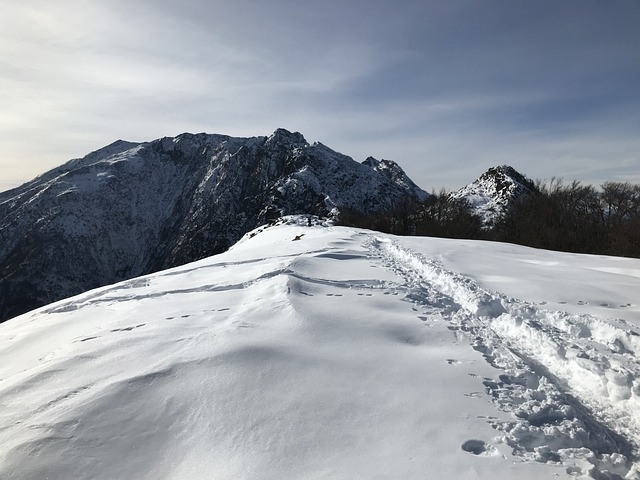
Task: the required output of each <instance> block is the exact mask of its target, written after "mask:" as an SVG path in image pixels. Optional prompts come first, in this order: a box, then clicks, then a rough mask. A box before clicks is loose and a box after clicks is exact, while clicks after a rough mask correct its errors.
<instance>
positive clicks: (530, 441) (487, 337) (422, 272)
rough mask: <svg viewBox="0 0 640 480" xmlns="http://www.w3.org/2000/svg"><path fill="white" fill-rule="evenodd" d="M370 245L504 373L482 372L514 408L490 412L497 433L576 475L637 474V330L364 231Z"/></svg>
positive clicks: (425, 304) (414, 293) (531, 456)
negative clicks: (542, 304)
mask: <svg viewBox="0 0 640 480" xmlns="http://www.w3.org/2000/svg"><path fill="white" fill-rule="evenodd" d="M368 247H369V248H370V250H371V251H372V253H373V254H374V255H375V256H379V257H381V258H382V259H383V261H384V262H385V263H386V265H387V266H388V267H390V268H392V269H393V270H394V271H395V272H396V273H397V274H399V275H400V276H401V277H403V278H405V279H406V282H407V287H408V290H409V294H408V298H409V300H411V301H413V302H414V303H416V304H417V305H419V306H420V307H422V308H423V309H424V310H425V313H427V314H431V315H433V316H436V317H442V318H443V319H444V320H446V321H448V322H449V323H450V325H449V327H448V328H449V329H451V330H453V331H455V332H457V333H458V334H459V335H461V336H465V337H467V338H468V339H469V341H470V342H471V343H472V345H473V347H474V348H475V349H476V350H478V351H480V352H481V353H483V355H484V357H485V359H486V360H487V361H488V362H489V363H490V364H491V365H493V366H495V367H496V368H499V369H500V370H502V371H503V372H505V373H504V374H501V375H499V377H498V378H497V379H493V378H485V379H484V385H485V387H486V390H487V393H488V394H490V395H491V397H492V399H493V402H494V403H495V404H496V405H497V407H498V408H500V409H501V410H503V411H507V412H510V413H512V418H513V420H511V421H508V422H498V421H495V420H494V421H493V427H494V428H495V429H496V430H497V431H499V432H500V435H501V436H500V437H498V441H501V442H504V443H506V444H508V445H509V446H510V447H512V448H513V452H514V454H515V455H519V456H521V457H523V458H524V459H526V460H529V461H537V462H545V463H559V462H562V463H567V464H573V465H576V466H575V467H570V468H569V470H571V471H569V470H568V473H571V474H575V475H576V477H577V478H596V479H609V480H614V479H623V478H624V479H639V478H640V466H639V464H638V461H637V459H638V452H639V447H640V360H639V352H640V336H638V334H637V333H636V332H634V331H632V330H631V329H628V328H627V329H624V328H621V327H620V326H616V324H615V322H614V321H611V322H607V321H604V320H601V319H599V318H595V317H592V316H589V315H571V314H569V313H566V312H561V311H548V310H544V309H541V308H537V307H536V306H534V305H532V304H530V303H528V302H524V301H520V300H517V299H515V298H510V297H507V296H506V295H501V294H498V293H490V292H487V291H485V290H483V289H482V288H481V287H480V286H479V285H478V284H477V283H476V282H475V281H473V280H472V279H470V278H467V277H465V276H462V275H459V274H456V273H453V272H450V271H447V270H446V269H445V268H443V267H442V266H441V265H440V264H438V263H437V262H435V261H433V260H430V259H428V258H426V257H424V256H423V255H420V254H418V253H415V252H413V251H411V250H410V249H408V248H405V247H402V246H400V245H399V244H398V243H396V242H394V241H392V240H389V239H387V238H383V237H378V236H372V237H371V239H370V241H369V243H368ZM618 322H620V323H621V324H623V323H624V321H622V320H620V321H618ZM622 326H624V325H622Z"/></svg>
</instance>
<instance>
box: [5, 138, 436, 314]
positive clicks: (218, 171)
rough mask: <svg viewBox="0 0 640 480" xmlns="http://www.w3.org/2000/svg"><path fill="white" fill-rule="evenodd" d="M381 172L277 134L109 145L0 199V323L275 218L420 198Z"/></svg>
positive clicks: (393, 172) (179, 260) (393, 169)
mask: <svg viewBox="0 0 640 480" xmlns="http://www.w3.org/2000/svg"><path fill="white" fill-rule="evenodd" d="M384 166H385V169H386V170H387V171H385V172H384V173H381V172H380V171H379V170H376V168H374V167H371V166H369V165H366V164H362V163H358V162H356V161H355V160H353V159H352V158H350V157H348V156H346V155H343V154H341V153H339V152H335V151H333V150H331V149H330V148H329V147H327V146H325V145H323V144H321V143H318V142H316V143H314V144H309V143H308V142H307V141H306V139H305V138H304V136H303V135H302V134H300V133H298V132H289V131H287V130H285V129H277V130H276V131H275V132H273V134H271V135H270V136H258V137H230V136H227V135H220V134H206V133H198V134H191V133H183V134H180V135H178V136H176V137H164V138H160V139H157V140H153V141H151V142H141V143H136V142H126V141H123V140H118V141H116V142H114V143H112V144H110V145H107V146H105V147H103V148H101V149H98V150H96V151H94V152H91V153H89V154H88V155H86V156H85V157H83V158H79V159H74V160H71V161H69V162H67V163H65V164H63V165H61V166H60V167H57V168H55V169H52V170H50V171H49V172H45V173H44V174H42V175H40V176H39V177H37V178H36V179H34V180H32V181H30V182H27V183H26V184H24V185H22V186H20V187H17V188H15V189H12V190H9V191H7V192H3V193H0V227H2V228H0V271H1V272H2V278H1V279H0V319H6V318H10V317H11V316H14V315H16V314H18V313H22V312H23V311H27V310H30V309H32V308H35V307H37V306H40V305H43V304H45V303H50V302H52V301H55V300H57V299H60V298H64V297H67V296H70V295H73V294H76V293H80V292H81V291H85V290H88V289H90V288H95V287H98V286H101V285H105V284H109V283H114V282H117V281H120V280H125V279H127V278H133V277H136V276H139V275H142V274H146V273H151V272H154V271H158V270H162V269H166V268H169V267H172V266H176V265H181V264H184V263H187V262H190V261H193V260H197V259H200V258H203V257H206V256H209V255H212V254H215V253H220V252H222V251H224V250H226V249H227V248H229V247H230V246H231V245H232V244H233V243H234V242H235V241H237V240H238V239H239V238H240V237H241V236H242V235H243V234H244V233H246V232H247V231H250V230H252V229H254V228H255V227H257V226H258V225H260V224H263V223H265V222H268V221H270V220H273V219H275V218H277V217H280V216H282V215H287V214H301V213H305V214H311V215H319V216H327V215H331V214H335V213H336V212H337V211H338V210H339V209H340V208H348V209H351V210H356V211H360V212H362V213H366V214H370V213H380V212H384V211H388V210H391V209H392V208H393V207H394V205H395V204H397V203H398V202H400V201H401V199H403V198H405V197H414V198H417V199H421V198H424V197H425V196H426V195H427V194H426V193H425V192H424V191H423V190H421V189H420V188H419V187H417V186H416V185H415V183H413V182H412V181H411V180H410V179H408V177H407V176H406V174H404V172H403V171H402V169H401V168H400V167H399V166H397V164H395V163H394V162H390V161H384Z"/></svg>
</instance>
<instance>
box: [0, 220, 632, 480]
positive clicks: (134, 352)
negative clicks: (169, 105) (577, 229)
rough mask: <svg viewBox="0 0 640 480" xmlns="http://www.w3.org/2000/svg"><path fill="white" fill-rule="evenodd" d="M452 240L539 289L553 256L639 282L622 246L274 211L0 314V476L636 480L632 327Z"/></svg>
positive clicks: (27, 479) (623, 293)
mask: <svg viewBox="0 0 640 480" xmlns="http://www.w3.org/2000/svg"><path fill="white" fill-rule="evenodd" d="M434 250H435V251H438V252H439V253H438V254H433V253H428V254H427V253H425V252H428V251H434ZM460 251H466V252H467V254H471V257H472V258H473V257H474V255H473V254H474V253H475V256H477V255H478V254H479V253H481V254H482V258H481V261H482V262H483V265H493V266H494V267H495V268H502V276H501V278H502V279H509V283H510V284H511V283H515V280H516V279H518V280H519V281H520V282H526V286H527V287H529V288H530V289H531V291H536V292H538V294H540V295H546V296H547V298H548V299H549V304H551V301H552V300H553V295H552V292H550V291H548V290H546V291H545V290H544V289H545V288H548V287H545V284H544V282H543V283H542V285H540V284H539V282H538V281H537V280H536V279H537V278H538V275H539V274H540V272H545V274H548V273H549V272H550V271H552V269H553V268H554V267H553V266H550V264H551V263H562V262H563V261H565V260H566V261H569V260H570V262H573V263H574V264H580V265H581V266H582V267H584V272H586V273H583V274H582V276H581V280H582V281H583V282H584V283H583V284H580V283H579V281H578V280H575V281H574V282H573V284H572V283H571V282H569V279H570V277H569V276H565V277H562V276H561V274H560V273H558V272H554V276H555V277H560V279H561V280H562V281H564V282H565V284H566V288H567V290H571V289H575V290H581V291H582V287H583V285H587V284H589V283H591V282H592V281H593V280H594V279H596V278H600V275H604V274H603V273H602V272H601V271H599V270H597V269H600V270H601V269H603V268H604V269H607V270H609V273H606V275H607V278H608V279H610V280H612V283H613V284H616V285H623V286H619V287H618V288H619V290H620V291H619V292H618V293H619V298H626V297H627V296H629V295H634V294H635V292H637V291H638V287H640V278H638V277H633V276H628V275H626V273H629V272H634V271H635V270H637V267H638V265H637V263H636V261H634V260H631V259H622V260H620V261H615V262H614V261H610V260H607V259H601V258H595V257H586V256H568V255H566V254H564V255H563V254H558V253H551V252H543V251H532V250H531V249H526V248H524V247H514V246H509V245H501V244H497V243H495V244H489V243H479V242H464V241H454V240H443V239H429V238H395V237H390V236H384V235H380V234H375V233H373V232H370V231H364V230H358V229H349V228H342V227H334V226H332V225H331V224H330V223H328V222H326V221H324V220H321V219H319V218H316V217H308V216H304V217H300V216H294V217H286V218H284V219H280V220H278V221H277V222H275V223H274V224H273V225H264V226H262V227H260V228H258V229H255V230H253V231H252V232H249V233H248V234H246V235H245V236H244V237H243V238H242V239H241V240H240V241H239V242H238V243H236V244H235V245H234V246H233V247H232V248H231V249H230V250H229V251H227V252H225V253H223V254H220V255H216V256H212V257H209V258H206V259H202V260H199V261H197V262H193V263H190V264H188V265H184V266H181V267H177V268H173V269H170V270H165V271H161V272H158V273H154V274H151V275H147V276H143V277H139V278H135V279H131V280H127V281H124V282H121V283H117V284H114V285H110V286H105V287H101V288H99V289H95V290H93V291H90V292H87V293H84V294H81V295H78V296H76V297H72V298H68V299H66V300H61V301H59V302H56V303H54V304H51V305H48V306H45V307H42V308H40V309H39V310H36V311H33V312H31V313H28V314H25V315H22V316H20V317H17V318H15V319H12V320H10V321H8V322H5V323H4V324H2V325H0V478H2V479H3V480H4V479H7V480H18V479H19V480H36V479H38V480H40V479H43V478H49V479H65V480H66V479H70V478H73V479H76V478H77V479H84V478H91V479H96V480H106V479H113V478H127V479H129V478H135V479H149V480H150V479H154V480H158V479H184V478H189V479H193V480H197V479H210V478H216V479H233V480H236V479H247V480H248V479H256V478H259V479H267V480H271V479H273V480H276V479H277V480H281V479H300V478H332V479H345V480H346V479H349V480H352V479H362V480H365V479H372V478H402V479H407V480H413V479H416V480H417V479H420V480H423V479H425V478H438V479H439V478H443V479H450V478H451V479H456V480H473V479H491V480H513V479H519V480H520V479H523V480H534V479H535V480H538V479H544V478H560V479H566V480H569V479H576V480H603V479H604V480H620V479H624V480H636V479H638V478H639V473H638V470H637V463H636V462H637V458H636V456H637V453H638V452H637V451H638V438H639V437H638V415H639V414H638V413H637V412H638V410H639V409H638V408H637V399H638V391H637V381H638V378H640V377H639V372H638V368H637V367H638V365H637V355H638V352H639V351H640V346H639V344H638V342H637V338H640V337H638V336H637V333H638V328H637V326H635V325H633V322H632V321H631V320H630V321H629V322H628V323H625V322H624V321H614V320H607V319H606V318H603V317H602V316H600V315H598V316H596V315H586V314H570V313H566V312H562V311H556V310H545V309H544V308H541V306H540V305H539V303H540V302H537V303H534V302H527V301H524V300H517V299H515V298H512V297H511V296H509V295H507V294H505V293H495V292H493V291H492V290H490V289H488V288H486V280H482V281H477V280H476V279H472V278H471V276H470V275H467V274H463V273H456V272H457V271H460V272H463V271H466V270H467V268H461V269H460V270H456V271H452V270H450V269H448V268H445V266H443V263H441V261H440V260H442V259H445V260H446V259H447V258H449V255H450V254H453V253H456V256H457V257H460V256H462V255H461V254H460V255H458V252H460ZM507 254H508V255H514V256H515V258H517V259H519V260H527V261H526V262H518V264H521V265H522V267H521V268H520V269H518V270H516V269H513V268H511V267H509V266H508V265H511V264H509V262H504V261H503V259H504V256H505V255H507ZM439 256H442V258H439ZM447 261H448V260H447ZM478 261H480V257H478ZM534 262H535V263H534ZM613 264H615V267H613V266H612V265H613ZM463 267H464V265H463ZM613 268H615V269H616V270H617V271H618V272H623V273H611V272H610V271H611V269H613ZM468 269H469V270H471V271H473V268H471V266H469V268H468ZM589 272H590V273H589ZM488 273H490V272H487V274H488ZM492 278H493V281H496V276H495V275H492ZM616 279H617V280H620V283H616V282H615V280H616ZM483 282H484V283H483ZM525 290H526V289H525ZM505 291H508V289H507V290H505ZM540 292H542V293H540ZM609 293H610V292H609ZM581 298H583V299H584V300H590V301H591V302H593V301H594V300H595V298H594V297H591V296H588V297H586V298H585V297H581ZM611 298H613V297H611ZM589 305H591V303H589V304H585V305H581V306H580V308H589ZM637 310H638V309H637V305H636V304H631V303H630V304H629V306H627V307H625V308H624V309H621V310H619V311H624V312H625V314H626V315H627V317H628V318H632V319H633V318H635V315H636V313H637ZM610 311H612V312H613V311H615V310H613V309H610ZM597 312H600V310H597Z"/></svg>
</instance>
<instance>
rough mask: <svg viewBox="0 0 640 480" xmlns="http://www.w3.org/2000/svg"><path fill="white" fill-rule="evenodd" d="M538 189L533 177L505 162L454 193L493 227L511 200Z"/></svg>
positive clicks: (454, 195)
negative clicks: (531, 178)
mask: <svg viewBox="0 0 640 480" xmlns="http://www.w3.org/2000/svg"><path fill="white" fill-rule="evenodd" d="M535 191H537V189H536V187H535V185H534V184H533V182H532V181H531V180H529V179H528V178H526V177H525V176H524V175H522V174H521V173H519V172H518V171H516V170H515V169H514V168H513V167H510V166H508V165H502V166H499V167H492V168H490V169H489V170H487V171H486V172H485V173H483V174H482V175H481V176H480V177H479V178H478V179H477V180H475V181H474V182H473V183H470V184H469V185H467V186H465V187H462V188H461V189H460V190H458V191H456V192H453V193H452V194H451V196H452V197H453V198H460V199H464V200H466V201H467V202H468V203H469V204H470V205H471V207H472V208H473V210H474V211H475V213H476V214H477V215H479V216H480V218H481V219H482V223H483V225H484V226H485V227H487V228H491V227H492V226H493V225H495V222H496V221H497V219H498V218H499V217H500V215H502V213H504V211H505V209H506V208H508V206H509V204H510V203H511V202H513V201H514V200H516V199H518V198H520V197H521V196H522V195H527V194H529V193H533V192H535Z"/></svg>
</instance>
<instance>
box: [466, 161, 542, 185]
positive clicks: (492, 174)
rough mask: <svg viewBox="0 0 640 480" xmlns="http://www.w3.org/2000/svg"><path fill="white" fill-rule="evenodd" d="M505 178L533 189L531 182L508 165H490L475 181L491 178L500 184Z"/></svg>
mask: <svg viewBox="0 0 640 480" xmlns="http://www.w3.org/2000/svg"><path fill="white" fill-rule="evenodd" d="M507 178H508V179H510V180H511V181H512V182H515V183H517V184H520V185H522V186H523V187H525V189H527V190H535V186H534V184H533V182H532V181H531V180H529V179H528V178H527V177H525V176H524V175H523V174H521V173H520V172H518V171H517V170H516V169H515V168H513V167H512V166H510V165H499V166H497V167H491V168H489V169H488V170H487V171H486V172H485V173H483V174H482V175H480V178H479V179H478V180H476V181H477V182H478V181H480V182H481V181H483V180H493V181H495V182H496V183H497V184H502V183H504V180H506V179H507Z"/></svg>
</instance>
